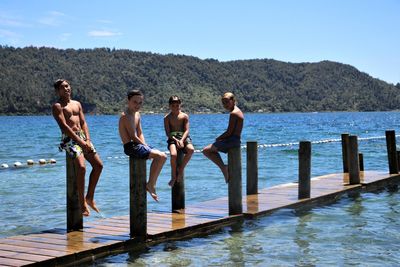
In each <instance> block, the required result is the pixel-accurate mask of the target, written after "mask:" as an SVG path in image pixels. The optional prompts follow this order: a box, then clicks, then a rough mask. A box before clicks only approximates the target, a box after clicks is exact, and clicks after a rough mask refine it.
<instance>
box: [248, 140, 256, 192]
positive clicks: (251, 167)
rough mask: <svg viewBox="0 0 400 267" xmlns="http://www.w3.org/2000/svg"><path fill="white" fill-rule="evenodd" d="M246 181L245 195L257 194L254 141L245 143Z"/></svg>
mask: <svg viewBox="0 0 400 267" xmlns="http://www.w3.org/2000/svg"><path fill="white" fill-rule="evenodd" d="M246 152H247V153H246V156H247V166H246V169H247V181H246V194H247V195H255V194H258V148H257V142H256V141H248V142H247V150H246Z"/></svg>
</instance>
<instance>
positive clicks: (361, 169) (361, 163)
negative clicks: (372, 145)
mask: <svg viewBox="0 0 400 267" xmlns="http://www.w3.org/2000/svg"><path fill="white" fill-rule="evenodd" d="M358 161H359V165H360V172H363V171H364V155H363V153H358Z"/></svg>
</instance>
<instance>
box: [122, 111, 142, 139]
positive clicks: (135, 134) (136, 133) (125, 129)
mask: <svg viewBox="0 0 400 267" xmlns="http://www.w3.org/2000/svg"><path fill="white" fill-rule="evenodd" d="M139 123H140V121H139ZM132 124H133V126H132ZM134 125H135V122H132V121H131V120H130V119H129V118H128V116H127V115H126V114H124V113H123V114H122V115H121V117H120V118H119V125H118V130H119V136H120V137H121V141H122V143H123V144H126V143H128V142H130V141H133V142H135V143H139V144H144V142H143V141H142V140H141V139H140V135H142V136H143V133H142V130H141V127H140V128H139V129H135V127H134ZM131 133H132V134H131Z"/></svg>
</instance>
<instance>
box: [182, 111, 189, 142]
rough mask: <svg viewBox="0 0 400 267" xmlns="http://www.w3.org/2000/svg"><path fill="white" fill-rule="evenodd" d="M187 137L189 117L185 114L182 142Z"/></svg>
mask: <svg viewBox="0 0 400 267" xmlns="http://www.w3.org/2000/svg"><path fill="white" fill-rule="evenodd" d="M188 135H189V115H187V114H185V116H184V118H183V135H182V139H181V140H182V142H185V140H186V138H187V137H188Z"/></svg>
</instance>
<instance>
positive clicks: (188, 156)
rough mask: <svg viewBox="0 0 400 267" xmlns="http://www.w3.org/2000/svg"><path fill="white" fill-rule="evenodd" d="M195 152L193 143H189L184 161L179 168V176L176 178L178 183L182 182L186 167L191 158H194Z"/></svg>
mask: <svg viewBox="0 0 400 267" xmlns="http://www.w3.org/2000/svg"><path fill="white" fill-rule="evenodd" d="M193 152H194V147H193V145H192V144H188V145H187V146H186V154H185V156H184V157H183V160H182V163H181V165H180V166H179V168H178V176H177V178H176V180H177V182H178V183H180V182H181V181H182V177H183V174H184V170H185V167H186V165H187V164H188V162H189V160H190V159H191V158H192V155H193Z"/></svg>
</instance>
